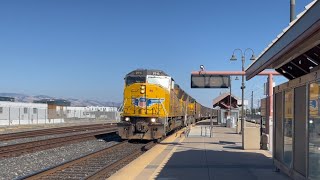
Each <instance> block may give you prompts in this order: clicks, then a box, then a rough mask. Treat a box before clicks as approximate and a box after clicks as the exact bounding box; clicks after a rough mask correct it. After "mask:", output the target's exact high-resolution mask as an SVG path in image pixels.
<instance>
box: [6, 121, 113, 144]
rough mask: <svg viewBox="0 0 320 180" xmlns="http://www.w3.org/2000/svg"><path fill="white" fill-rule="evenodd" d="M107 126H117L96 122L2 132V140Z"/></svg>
mask: <svg viewBox="0 0 320 180" xmlns="http://www.w3.org/2000/svg"><path fill="white" fill-rule="evenodd" d="M105 127H116V126H115V125H112V124H94V125H81V126H69V127H60V128H48V129H40V130H33V131H23V132H15V133H7V134H0V141H9V140H15V139H22V138H31V137H38V136H44V135H56V134H64V133H69V132H80V131H86V130H94V129H96V128H99V129H101V128H105Z"/></svg>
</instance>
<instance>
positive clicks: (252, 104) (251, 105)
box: [251, 91, 253, 120]
mask: <svg viewBox="0 0 320 180" xmlns="http://www.w3.org/2000/svg"><path fill="white" fill-rule="evenodd" d="M251 120H253V91H252V92H251Z"/></svg>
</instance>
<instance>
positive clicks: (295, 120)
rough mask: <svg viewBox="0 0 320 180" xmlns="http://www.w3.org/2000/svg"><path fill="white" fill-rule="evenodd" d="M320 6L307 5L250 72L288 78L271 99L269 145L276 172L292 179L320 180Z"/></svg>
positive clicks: (250, 68)
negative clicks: (275, 73)
mask: <svg viewBox="0 0 320 180" xmlns="http://www.w3.org/2000/svg"><path fill="white" fill-rule="evenodd" d="M319 64H320V1H319V0H316V1H313V2H312V3H310V4H309V5H308V6H306V8H305V11H303V12H302V13H301V14H299V15H298V16H297V18H296V19H295V20H294V21H292V22H291V23H290V24H289V26H288V27H287V28H286V29H284V30H283V32H282V33H281V34H279V35H278V36H277V38H276V39H275V40H273V41H272V43H271V44H270V45H269V46H268V47H267V48H266V49H265V50H264V51H263V52H262V53H261V55H260V56H259V57H258V59H257V60H256V61H255V62H254V63H253V64H252V65H251V66H250V67H249V68H248V69H247V70H246V77H247V80H249V79H251V78H252V77H254V76H255V75H257V74H258V73H260V72H261V71H263V70H265V69H275V70H276V71H277V72H279V73H280V74H282V75H283V76H284V77H286V78H287V79H288V82H286V83H284V84H281V85H279V86H276V87H275V88H274V89H273V91H274V94H273V96H272V97H271V98H272V100H273V102H274V106H273V114H271V115H270V118H269V125H270V137H271V138H270V142H269V143H270V144H273V146H271V147H273V149H272V151H273V160H274V164H275V165H276V167H277V168H278V169H279V170H280V171H283V172H285V173H286V174H288V175H289V176H290V177H292V178H293V179H312V180H313V179H314V180H315V179H320V66H319Z"/></svg>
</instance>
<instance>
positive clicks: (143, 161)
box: [109, 130, 185, 180]
mask: <svg viewBox="0 0 320 180" xmlns="http://www.w3.org/2000/svg"><path fill="white" fill-rule="evenodd" d="M183 132H184V130H180V131H179V132H178V133H175V134H173V135H171V136H169V137H168V138H166V139H165V140H164V141H162V142H161V143H160V144H158V145H156V146H155V147H153V148H152V149H151V150H149V151H147V152H146V153H144V154H143V155H141V156H140V157H139V158H137V159H136V160H134V161H133V162H131V163H130V164H128V165H127V166H125V167H124V168H122V169H121V170H119V171H118V172H117V173H115V174H114V175H112V176H111V177H110V178H109V179H112V180H124V179H126V180H127V179H128V180H131V179H139V180H141V179H154V177H156V176H157V174H158V173H159V172H160V171H161V169H162V168H163V167H164V165H165V163H166V162H167V161H168V160H169V159H170V157H171V156H172V154H173V153H174V152H175V150H176V149H177V147H172V146H170V144H172V143H180V142H182V141H183V140H184V139H185V136H184V134H183Z"/></svg>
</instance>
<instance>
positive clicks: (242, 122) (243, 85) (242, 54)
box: [230, 48, 256, 137]
mask: <svg viewBox="0 0 320 180" xmlns="http://www.w3.org/2000/svg"><path fill="white" fill-rule="evenodd" d="M248 50H250V51H251V52H252V56H251V58H250V60H252V61H254V60H256V58H255V55H254V51H253V50H252V49H251V48H247V49H246V50H244V51H242V50H241V49H239V48H237V49H235V50H234V51H233V54H232V56H231V58H230V61H236V60H237V57H236V56H235V54H234V53H235V52H236V51H240V52H241V61H242V72H244V63H245V61H246V60H245V58H246V52H247V51H248ZM245 88H246V86H245V84H244V74H242V84H241V91H242V95H241V133H242V134H243V132H244V106H243V105H244V89H245ZM242 137H243V136H242Z"/></svg>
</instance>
